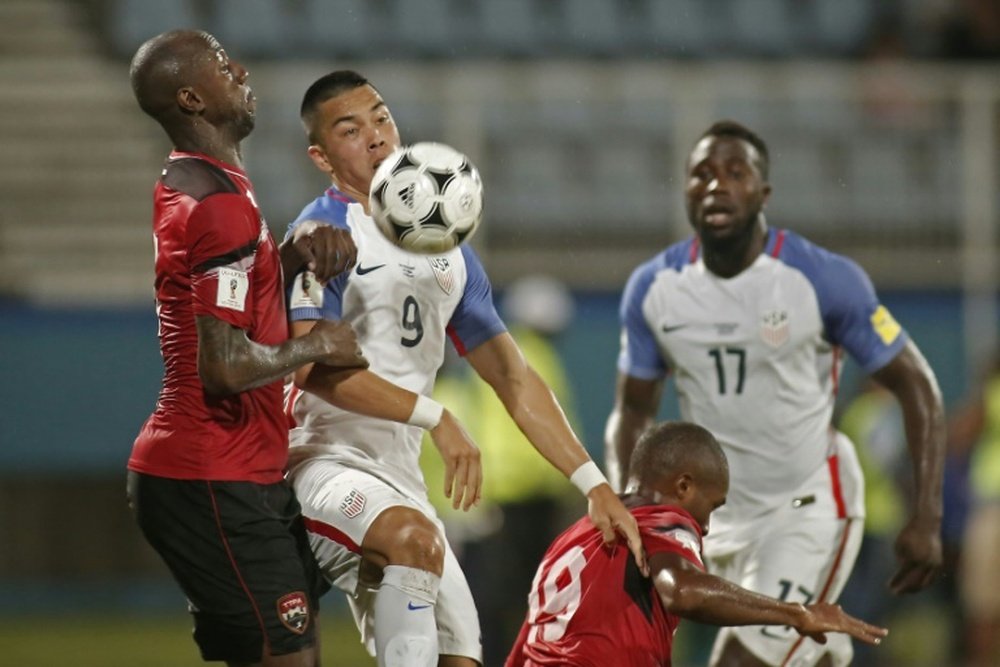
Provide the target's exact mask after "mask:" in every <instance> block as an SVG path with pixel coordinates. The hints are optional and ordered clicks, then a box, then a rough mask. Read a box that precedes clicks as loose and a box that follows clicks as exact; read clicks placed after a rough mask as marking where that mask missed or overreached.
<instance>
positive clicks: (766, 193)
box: [760, 183, 771, 210]
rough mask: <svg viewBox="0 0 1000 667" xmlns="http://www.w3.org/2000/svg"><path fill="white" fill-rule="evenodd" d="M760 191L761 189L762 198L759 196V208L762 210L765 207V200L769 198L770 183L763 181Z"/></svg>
mask: <svg viewBox="0 0 1000 667" xmlns="http://www.w3.org/2000/svg"><path fill="white" fill-rule="evenodd" d="M760 191H761V195H762V198H761V201H760V208H761V210H764V209H765V208H767V201H768V200H769V199H770V198H771V184H770V183H764V187H763V188H761V190H760Z"/></svg>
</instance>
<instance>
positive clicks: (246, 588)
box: [205, 482, 271, 655]
mask: <svg viewBox="0 0 1000 667" xmlns="http://www.w3.org/2000/svg"><path fill="white" fill-rule="evenodd" d="M205 485H206V486H207V487H208V498H209V500H211V501H212V512H213V513H214V514H215V525H216V526H217V527H218V529H219V540H220V541H221V542H222V546H223V547H224V548H225V550H226V555H227V556H228V557H229V562H230V564H231V565H232V566H233V573H234V574H235V575H236V579H237V581H239V582H240V588H242V589H243V592H244V593H246V596H247V600H249V601H250V607H251V608H252V609H253V613H254V616H256V617H257V622H258V623H260V634H261V636H262V637H263V638H264V655H267V654H269V653H270V652H271V649H270V647H269V641H268V637H267V626H265V625H264V617H263V616H262V615H261V613H260V608H258V607H257V601H256V600H255V599H254V597H253V594H252V593H250V587H249V586H247V583H246V581H244V579H243V574H242V573H241V572H240V566H239V565H238V564H237V563H236V558H235V557H233V551H232V549H230V548H229V540H227V539H226V533H225V531H224V530H223V529H222V517H221V516H220V515H219V505H218V503H216V502H215V489H213V488H212V483H211V482H205Z"/></svg>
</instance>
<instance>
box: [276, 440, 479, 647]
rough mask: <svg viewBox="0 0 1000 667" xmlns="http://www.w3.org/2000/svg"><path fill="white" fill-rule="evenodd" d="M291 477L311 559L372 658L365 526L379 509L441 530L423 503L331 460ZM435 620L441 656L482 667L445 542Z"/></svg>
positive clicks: (470, 605) (472, 612) (458, 573)
mask: <svg viewBox="0 0 1000 667" xmlns="http://www.w3.org/2000/svg"><path fill="white" fill-rule="evenodd" d="M291 479H292V483H293V485H294V487H295V494H296V496H297V497H298V500H299V503H300V504H301V505H302V515H303V517H305V522H306V529H307V531H308V534H309V541H310V544H311V546H312V550H313V552H314V553H315V554H316V559H317V560H318V561H319V565H320V567H321V568H322V570H323V572H324V574H325V575H326V577H327V578H328V579H329V580H330V581H331V582H332V583H333V585H334V586H336V587H337V588H339V589H340V590H342V591H343V592H344V593H346V594H347V596H348V602H349V603H350V607H351V611H352V612H353V614H354V621H355V623H357V626H358V629H359V630H360V631H361V641H362V643H364V645H365V648H366V649H367V650H368V652H369V653H370V654H371V655H375V633H374V620H375V619H374V609H375V606H374V605H375V594H376V593H377V592H378V585H377V584H375V585H371V584H369V583H367V582H363V581H361V580H360V577H359V571H360V566H361V544H362V542H363V540H364V537H365V534H366V533H367V532H368V528H369V527H370V526H371V525H372V523H374V521H375V519H376V517H378V515H379V514H381V513H382V512H383V511H384V510H387V509H389V508H390V507H396V506H403V507H409V508H413V509H416V510H418V511H420V512H421V513H423V514H424V515H425V516H426V517H427V518H428V519H430V520H431V521H432V522H433V523H434V525H436V526H437V527H438V529H439V530H440V531H441V535H442V537H444V534H445V533H444V526H443V525H442V524H441V521H440V520H439V519H438V518H437V515H436V513H435V512H434V508H433V507H431V505H430V504H429V503H427V501H426V500H424V501H421V500H418V499H414V498H411V497H409V496H406V495H403V494H402V493H401V492H400V491H399V490H398V489H396V488H394V487H393V486H391V485H389V484H388V483H387V482H385V481H383V480H381V479H379V478H378V477H375V476H374V475H372V474H370V473H367V472H364V471H361V470H357V469H355V468H348V467H345V466H342V465H340V464H339V463H337V462H335V461H330V460H324V459H316V460H313V461H307V462H305V463H303V464H301V465H299V466H297V467H296V468H295V469H293V470H292V474H291ZM435 619H436V621H437V628H438V650H439V652H440V653H441V655H457V656H463V657H468V658H472V659H473V660H477V661H478V662H479V663H480V664H481V663H482V661H483V649H482V644H481V643H480V640H479V636H480V631H479V615H478V613H477V612H476V605H475V602H474V601H473V599H472V593H471V591H470V590H469V584H468V582H466V580H465V575H464V574H463V573H462V569H461V567H460V566H459V564H458V560H457V559H456V558H455V554H454V553H452V550H451V546H450V545H448V541H447V540H445V560H444V572H443V573H442V576H441V588H440V590H439V592H438V598H437V605H436V606H435Z"/></svg>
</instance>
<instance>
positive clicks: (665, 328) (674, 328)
mask: <svg viewBox="0 0 1000 667" xmlns="http://www.w3.org/2000/svg"><path fill="white" fill-rule="evenodd" d="M686 326H687V324H675V325H673V326H672V327H671V326H667V325H663V333H670V332H671V331H677V330H678V329H683V328H684V327H686Z"/></svg>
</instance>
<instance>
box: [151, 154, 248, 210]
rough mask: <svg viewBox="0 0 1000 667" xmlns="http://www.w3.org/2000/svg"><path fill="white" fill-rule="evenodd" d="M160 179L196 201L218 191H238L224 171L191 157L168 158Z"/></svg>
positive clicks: (236, 192) (235, 192)
mask: <svg viewBox="0 0 1000 667" xmlns="http://www.w3.org/2000/svg"><path fill="white" fill-rule="evenodd" d="M160 181H161V182H162V183H163V184H164V185H165V186H166V187H168V188H170V189H171V190H177V191H178V192H182V193H184V194H186V195H187V196H188V197H191V198H192V199H195V200H197V201H201V200H202V199H205V198H206V197H208V196H209V195H214V194H218V193H220V192H229V193H233V194H239V192H240V189H239V188H238V187H236V184H235V183H233V181H232V179H231V178H229V175H228V174H226V172H224V171H223V170H221V169H219V168H218V167H216V166H215V165H214V164H212V163H210V162H208V161H206V160H199V159H198V158H193V157H186V158H178V159H175V160H168V161H167V164H166V166H164V167H163V173H162V174H161V175H160Z"/></svg>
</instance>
